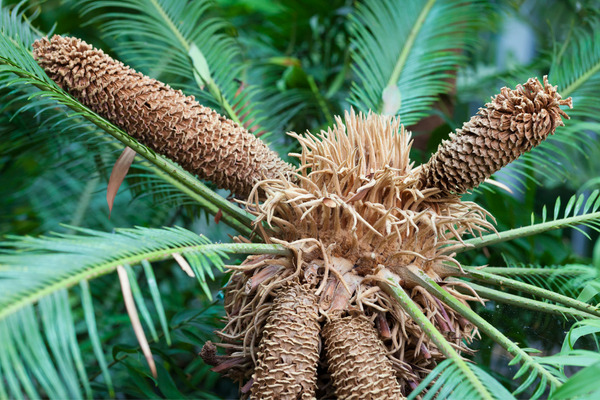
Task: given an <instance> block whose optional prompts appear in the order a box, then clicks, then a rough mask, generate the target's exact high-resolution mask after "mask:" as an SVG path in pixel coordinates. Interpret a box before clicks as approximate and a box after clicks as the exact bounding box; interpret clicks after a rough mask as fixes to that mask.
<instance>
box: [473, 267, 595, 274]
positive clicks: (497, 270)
mask: <svg viewBox="0 0 600 400" xmlns="http://www.w3.org/2000/svg"><path fill="white" fill-rule="evenodd" d="M463 269H466V268H465V267H463ZM485 270H486V272H488V273H492V274H494V275H496V276H498V275H512V276H529V275H539V276H547V275H563V276H566V275H569V276H571V275H573V276H580V275H588V274H590V273H593V271H590V270H591V268H586V267H581V268H580V269H577V270H573V269H569V270H565V269H564V268H519V267H485ZM561 273H562V274H561Z"/></svg>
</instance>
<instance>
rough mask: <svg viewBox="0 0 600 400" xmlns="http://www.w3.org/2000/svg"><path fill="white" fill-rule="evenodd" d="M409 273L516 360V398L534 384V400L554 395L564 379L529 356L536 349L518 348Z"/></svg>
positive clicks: (444, 293) (416, 274)
mask: <svg viewBox="0 0 600 400" xmlns="http://www.w3.org/2000/svg"><path fill="white" fill-rule="evenodd" d="M407 270H408V272H409V274H410V275H411V278H413V279H415V281H416V282H418V283H419V284H420V285H421V286H423V287H424V288H425V289H426V290H427V291H428V292H429V293H431V294H432V295H434V296H435V297H437V298H438V299H439V300H440V301H442V302H443V303H445V304H446V305H447V306H449V307H450V308H452V309H453V310H455V311H456V312H458V313H460V315H461V316H463V317H464V318H466V319H467V320H468V321H470V322H471V323H472V324H473V325H475V326H476V327H477V328H479V330H480V331H481V332H483V333H485V334H486V335H488V336H489V337H490V338H491V339H492V340H494V341H495V342H496V343H498V344H499V345H501V346H502V347H503V348H504V349H505V350H506V351H507V352H508V353H509V354H510V355H511V356H512V357H513V359H512V361H511V362H510V363H509V365H513V364H517V363H518V364H521V368H520V369H519V370H518V371H517V373H516V374H515V376H514V377H513V379H519V378H523V383H522V384H521V386H519V387H518V388H517V389H516V390H515V392H514V393H513V394H514V395H517V394H519V393H522V392H523V391H525V390H526V389H528V388H529V387H531V386H532V385H534V384H536V390H535V392H534V393H533V395H532V396H531V398H532V399H538V398H539V397H540V396H542V395H543V394H544V393H545V392H546V390H547V388H548V387H549V388H550V392H552V391H553V390H554V389H555V388H557V387H559V386H560V385H561V384H562V382H561V380H560V379H559V378H558V377H557V376H556V374H554V373H553V371H552V370H551V369H548V368H546V366H545V365H543V364H542V363H540V362H538V361H536V359H534V358H533V357H532V356H531V355H530V354H529V353H531V352H532V351H533V352H535V351H537V350H534V349H524V348H521V347H519V346H518V345H517V343H515V342H513V341H512V340H510V339H509V338H507V337H506V336H505V335H504V334H503V333H502V332H500V331H499V330H498V329H497V328H496V327H494V326H493V325H492V324H490V323H489V322H487V321H486V320H484V319H483V318H482V317H481V316H479V315H478V314H477V313H476V312H474V311H473V310H471V309H470V308H469V307H467V306H465V305H464V304H462V303H461V302H460V301H459V300H457V299H456V298H455V297H454V296H452V295H451V294H449V293H448V292H447V291H445V290H444V289H443V288H441V287H440V286H439V285H438V284H437V283H436V282H435V281H434V280H433V279H432V278H431V277H429V276H428V275H427V274H426V273H425V272H423V271H421V270H419V269H416V268H412V267H408V268H407ZM537 379H539V382H536V381H537Z"/></svg>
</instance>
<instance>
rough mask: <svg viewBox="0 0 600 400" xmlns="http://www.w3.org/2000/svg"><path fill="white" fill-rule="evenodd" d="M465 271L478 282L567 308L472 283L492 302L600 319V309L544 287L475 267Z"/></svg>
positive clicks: (573, 316) (466, 268) (467, 268)
mask: <svg viewBox="0 0 600 400" xmlns="http://www.w3.org/2000/svg"><path fill="white" fill-rule="evenodd" d="M464 270H465V271H466V272H467V276H468V278H471V279H474V280H476V281H481V282H485V283H489V284H493V285H496V286H499V287H501V288H503V289H504V288H509V289H513V290H518V291H519V292H522V293H527V294H528V295H530V296H533V297H534V298H535V297H537V298H541V299H546V300H551V301H554V302H556V303H559V304H562V305H564V306H565V307H553V306H552V305H550V304H548V303H544V302H540V301H532V300H530V299H527V298H523V297H521V296H515V295H511V294H509V293H504V292H498V291H490V290H489V289H488V288H483V287H482V286H480V285H475V284H473V283H470V285H471V286H472V287H473V288H474V289H475V290H476V291H477V292H478V293H480V290H479V289H481V290H484V291H483V292H481V294H482V296H483V297H485V298H488V299H490V300H498V301H506V302H508V303H512V304H515V303H517V304H519V305H522V306H523V307H525V308H532V309H539V310H540V311H546V312H551V313H557V314H560V315H565V316H569V317H572V318H576V317H578V318H600V309H598V308H597V307H595V306H593V305H591V304H587V303H585V302H583V301H580V300H578V299H573V298H571V297H568V296H564V295H561V294H559V293H556V292H554V291H552V290H547V289H544V288H543V287H542V288H540V287H537V286H535V285H531V284H527V283H524V282H521V281H518V280H515V279H511V278H509V277H507V276H499V275H495V274H494V273H490V272H488V271H487V269H483V270H479V269H476V268H473V267H464Z"/></svg>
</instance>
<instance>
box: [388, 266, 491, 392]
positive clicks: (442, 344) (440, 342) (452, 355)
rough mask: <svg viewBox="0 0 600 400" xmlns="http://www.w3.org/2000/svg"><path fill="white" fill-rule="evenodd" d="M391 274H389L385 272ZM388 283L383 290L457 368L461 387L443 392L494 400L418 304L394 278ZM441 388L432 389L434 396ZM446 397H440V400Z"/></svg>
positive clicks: (389, 277) (390, 277)
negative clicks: (454, 392)
mask: <svg viewBox="0 0 600 400" xmlns="http://www.w3.org/2000/svg"><path fill="white" fill-rule="evenodd" d="M384 274H388V275H391V274H389V272H384ZM385 279H386V280H387V282H385V283H384V282H381V283H380V286H381V288H382V290H384V291H385V292H387V293H389V294H390V295H391V296H392V297H393V298H394V299H395V300H396V301H397V302H398V304H400V306H401V307H402V308H403V309H404V311H406V312H407V313H408V315H410V316H411V318H412V319H413V320H414V321H415V322H416V323H417V324H418V325H419V326H420V327H421V329H423V332H424V333H425V334H426V335H427V336H429V338H430V339H431V340H432V342H433V343H435V345H436V346H437V348H438V349H439V351H440V352H441V353H442V354H444V356H446V357H447V358H448V359H449V360H452V362H453V365H454V366H455V367H456V373H457V374H458V375H459V376H460V380H461V381H462V385H461V386H460V387H448V388H442V389H441V390H442V391H444V392H445V393H449V392H450V391H452V390H455V391H457V392H459V393H460V394H461V395H462V396H463V397H462V398H473V397H475V398H481V399H485V400H489V399H494V396H493V395H492V393H490V392H489V390H488V389H487V387H486V385H485V384H483V383H482V382H481V380H480V379H479V378H478V377H477V375H476V374H475V373H474V372H473V370H471V369H470V368H469V367H468V366H467V363H466V362H465V360H463V358H462V357H461V356H460V355H459V354H458V353H457V352H456V350H454V348H453V347H452V345H451V344H450V343H449V342H448V341H447V340H446V338H445V337H444V335H443V334H442V333H441V332H439V331H438V330H437V329H436V327H435V326H434V325H433V324H432V323H431V321H430V320H429V319H428V318H427V317H426V316H425V314H423V312H422V311H421V309H420V308H419V306H418V305H417V304H415V303H414V302H413V301H412V299H411V298H410V296H409V295H408V294H407V293H406V292H405V291H404V289H403V288H402V287H401V286H400V285H399V283H398V282H397V281H396V278H394V276H386V277H385ZM439 389H440V388H439V387H438V388H435V386H434V387H433V388H432V389H431V392H433V393H434V394H435V393H437V391H438V390H439ZM442 398H445V397H440V399H442Z"/></svg>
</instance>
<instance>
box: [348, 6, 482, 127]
mask: <svg viewBox="0 0 600 400" xmlns="http://www.w3.org/2000/svg"><path fill="white" fill-rule="evenodd" d="M485 4H486V2H484V1H470V2H461V1H455V0H439V1H436V0H427V1H425V0H423V1H409V2H403V3H402V4H400V3H398V2H395V1H391V0H385V1H378V2H375V1H373V2H368V3H359V4H358V5H357V8H356V12H355V13H354V15H353V16H352V22H353V28H354V37H353V39H352V45H353V47H354V48H355V50H354V52H353V61H354V64H353V70H354V71H355V73H356V75H357V78H358V79H357V81H356V82H355V83H354V85H353V87H352V96H351V98H350V101H351V103H352V104H354V106H355V107H357V108H358V109H359V110H361V111H364V112H367V111H369V110H373V111H374V112H378V113H379V112H381V111H382V110H383V109H384V108H386V109H387V107H386V105H385V102H384V95H385V94H386V93H390V92H391V91H392V90H393V91H394V92H395V93H396V94H395V95H394V97H395V98H396V97H399V100H397V101H395V104H397V105H400V107H399V109H398V108H396V107H394V108H396V109H395V110H393V111H392V110H388V111H391V112H390V113H391V114H394V115H395V114H397V115H400V118H401V121H402V123H403V124H404V125H405V126H408V125H412V124H414V123H416V122H418V121H419V120H420V119H421V118H423V117H425V116H427V115H428V114H429V112H430V111H429V109H430V107H431V105H432V104H433V103H434V102H435V101H436V99H437V97H438V96H439V95H440V94H445V93H448V92H449V91H450V90H451V88H452V83H451V82H450V81H449V79H450V78H452V77H453V75H454V72H455V71H456V70H457V68H458V67H459V66H461V65H464V64H465V62H466V57H465V55H464V54H463V52H464V51H465V50H467V49H470V48H472V46H473V45H474V44H475V43H476V40H477V37H476V35H474V33H475V31H476V29H477V28H478V27H479V26H481V25H482V24H483V23H484V19H485V18H486V12H487V11H489V10H487V8H486V6H485Z"/></svg>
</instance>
